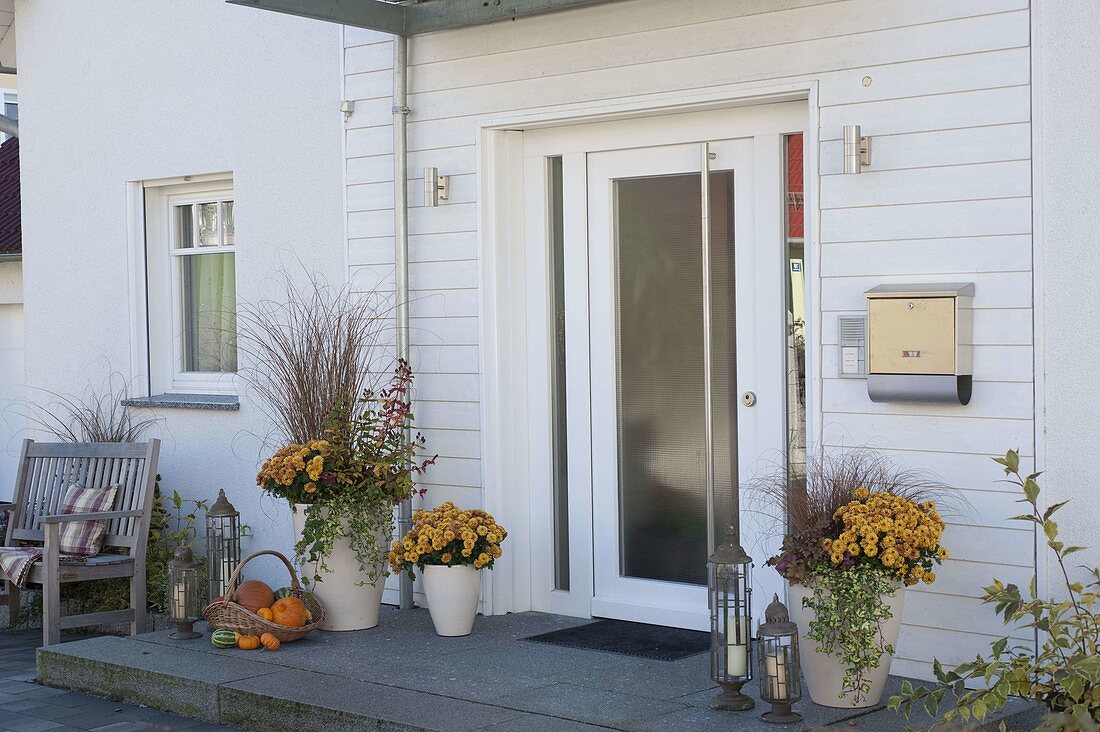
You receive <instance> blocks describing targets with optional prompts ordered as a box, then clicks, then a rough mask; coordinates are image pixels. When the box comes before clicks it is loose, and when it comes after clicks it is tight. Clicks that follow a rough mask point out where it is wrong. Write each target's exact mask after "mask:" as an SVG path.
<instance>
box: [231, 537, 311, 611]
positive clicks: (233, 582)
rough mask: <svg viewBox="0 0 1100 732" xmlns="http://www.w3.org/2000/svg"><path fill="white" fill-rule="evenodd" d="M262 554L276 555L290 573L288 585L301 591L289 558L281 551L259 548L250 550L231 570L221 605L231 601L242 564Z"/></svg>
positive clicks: (296, 574)
mask: <svg viewBox="0 0 1100 732" xmlns="http://www.w3.org/2000/svg"><path fill="white" fill-rule="evenodd" d="M264 554H270V555H271V556H273V557H278V558H279V559H281V560H282V562H283V564H285V565H286V571H287V572H289V573H290V586H291V588H293V589H294V591H295V592H301V590H302V585H301V583H299V582H298V573H297V572H295V571H294V565H293V564H291V563H290V560H289V559H287V558H286V557H284V556H283V555H282V554H281V553H279V552H277V551H275V550H274V549H261V550H260V551H258V552H252V553H251V554H249V555H248V556H247V557H245V558H244V559H243V560H242V561H241V563H240V564H238V565H237V567H236V569H234V570H233V574H231V575H230V576H229V581H228V582H226V583H225V596H224V597H223V599H222V605H223V606H228V605H229V603H230V602H232V597H233V592H234V590H236V589H237V580H239V579H240V576H241V570H242V569H244V565H246V564H248V563H249V562H251V561H252V560H253V559H255V558H256V557H261V556H263V555H264Z"/></svg>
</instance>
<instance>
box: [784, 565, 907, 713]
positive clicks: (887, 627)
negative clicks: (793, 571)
mask: <svg viewBox="0 0 1100 732" xmlns="http://www.w3.org/2000/svg"><path fill="white" fill-rule="evenodd" d="M788 589H789V593H790V594H789V598H790V603H789V605H788V609H789V610H790V613H791V620H793V621H794V622H795V623H797V624H798V653H799V656H800V657H801V660H802V670H803V673H804V675H805V677H806V687H807V689H808V690H809V692H810V698H811V699H813V701H814V704H820V705H821V706H823V707H833V708H837V709H862V708H864V707H870V706H874V705H875V704H878V703H879V700H880V699H882V692H883V690H884V689H885V688H886V678H887V677H888V676H889V675H890V661H891V660H892V657H891V656H884V657H883V658H882V660H881V661H880V662H879V666H878V668H876V669H872V670H871V671H870V672H869V673H868V680H869V681H870V682H871V690H870V691H869V692H868V694H867V696H866V698H864V699H863V700H861V701H860V702H859V703H858V704H857V703H856V701H855V698H854V696H853V695H852V694H842V693H841V689H842V688H843V686H844V666H842V665H841V664H840V663H839V662H837V661H836V659H834V658H833V657H832V656H831V655H829V654H825V653H821V652H820V651H818V650H817V641H814V640H811V639H809V638H807V637H806V634H807V633H808V632H809V630H810V621H811V620H813V619H814V612H813V610H810V609H809V608H806V607H803V605H802V601H803V600H804V599H805V598H807V597H812V596H813V590H812V588H809V587H806V585H803V584H797V585H790V586H789V588H788ZM883 599H884V600H885V601H886V605H887V607H889V608H890V614H891V616H892V617H891V618H890V619H889V620H887V621H886V622H884V623H882V635H883V638H884V639H885V641H886V642H887V643H889V644H890V645H891V646H894V647H895V648H896V647H897V642H898V632H899V631H900V630H901V610H902V606H903V605H904V602H905V588H904V587H901V586H899V587H898V589H897V591H895V592H894V594H893V595H889V596H887V597H885V598H883Z"/></svg>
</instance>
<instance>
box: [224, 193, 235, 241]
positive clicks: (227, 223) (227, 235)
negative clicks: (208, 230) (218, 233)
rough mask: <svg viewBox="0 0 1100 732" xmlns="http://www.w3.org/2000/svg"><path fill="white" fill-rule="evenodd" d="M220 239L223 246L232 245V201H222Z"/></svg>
mask: <svg viewBox="0 0 1100 732" xmlns="http://www.w3.org/2000/svg"><path fill="white" fill-rule="evenodd" d="M222 240H223V243H224V244H225V246H227V247H231V246H233V202H232V201H223V202H222Z"/></svg>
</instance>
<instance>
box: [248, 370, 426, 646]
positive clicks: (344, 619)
mask: <svg viewBox="0 0 1100 732" xmlns="http://www.w3.org/2000/svg"><path fill="white" fill-rule="evenodd" d="M412 381H413V376H412V372H411V370H410V369H409V367H408V364H406V363H404V362H403V361H401V362H399V364H398V367H397V369H396V371H395V372H394V375H393V378H392V380H391V381H390V384H389V385H388V386H387V387H386V388H384V389H382V390H381V391H379V392H378V393H375V392H374V391H373V390H371V389H367V390H366V391H365V392H364V394H363V396H362V397H361V398H360V399H359V400H358V402H357V403H356V405H355V407H353V409H351V410H336V413H335V414H334V415H333V416H332V418H331V420H330V426H329V427H328V429H327V430H326V437H325V439H321V440H310V441H309V442H307V443H304V444H301V443H291V444H289V445H286V446H284V447H282V448H281V449H280V450H278V451H277V452H276V453H275V454H274V455H273V456H272V457H270V458H269V459H268V460H267V461H266V462H264V464H263V467H262V468H261V469H260V473H259V475H258V476H257V478H256V481H257V483H258V484H259V485H260V486H262V487H263V489H264V490H265V491H267V492H268V493H269V494H271V495H273V496H276V497H279V498H283V499H286V500H288V501H289V502H290V503H291V505H292V508H293V523H294V533H295V553H296V554H297V556H298V557H299V561H300V562H301V563H302V564H303V565H304V566H305V567H306V568H307V570H308V574H307V576H306V578H305V579H306V580H307V581H309V580H310V579H312V581H313V582H314V583H316V584H315V586H314V588H313V591H314V593H315V594H316V595H317V597H318V599H319V600H320V601H321V603H322V604H324V605H325V607H326V609H327V611H328V617H327V618H326V620H325V623H324V625H322V627H323V628H324V629H325V630H362V629H365V628H373V627H374V626H376V625H377V624H378V614H379V608H380V605H381V601H382V591H383V589H384V584H385V574H386V573H385V560H386V550H387V547H388V545H389V538H390V537H391V536H392V535H393V507H394V506H395V505H396V504H398V503H400V502H401V501H403V500H405V499H406V498H408V497H409V496H411V495H412V493H413V492H414V491H415V490H416V487H415V482H414V478H415V476H416V475H417V474H419V473H421V472H423V471H424V470H425V469H426V468H427V467H428V466H429V465H431V464H432V463H433V462H434V461H435V458H434V457H432V458H422V457H420V455H419V453H420V451H421V449H422V448H423V446H424V438H423V437H422V436H420V435H419V434H418V435H416V436H414V437H410V436H409V434H410V432H409V427H410V425H411V422H412V411H411V407H410V403H409V401H408V398H407V395H408V392H409V389H410V387H411V385H412ZM329 618H331V619H329Z"/></svg>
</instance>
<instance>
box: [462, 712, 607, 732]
mask: <svg viewBox="0 0 1100 732" xmlns="http://www.w3.org/2000/svg"><path fill="white" fill-rule="evenodd" d="M607 729H608V728H607V727H595V726H593V725H591V724H585V723H584V722H578V721H576V720H573V719H561V718H559V717H547V716H545V715H540V714H520V715H519V716H517V717H512V718H511V719H506V720H504V721H503V722H497V723H496V724H491V725H489V726H488V727H482V728H481V729H479V730H478V731H477V732H533V731H534V730H538V732H599V731H600V730H607Z"/></svg>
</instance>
